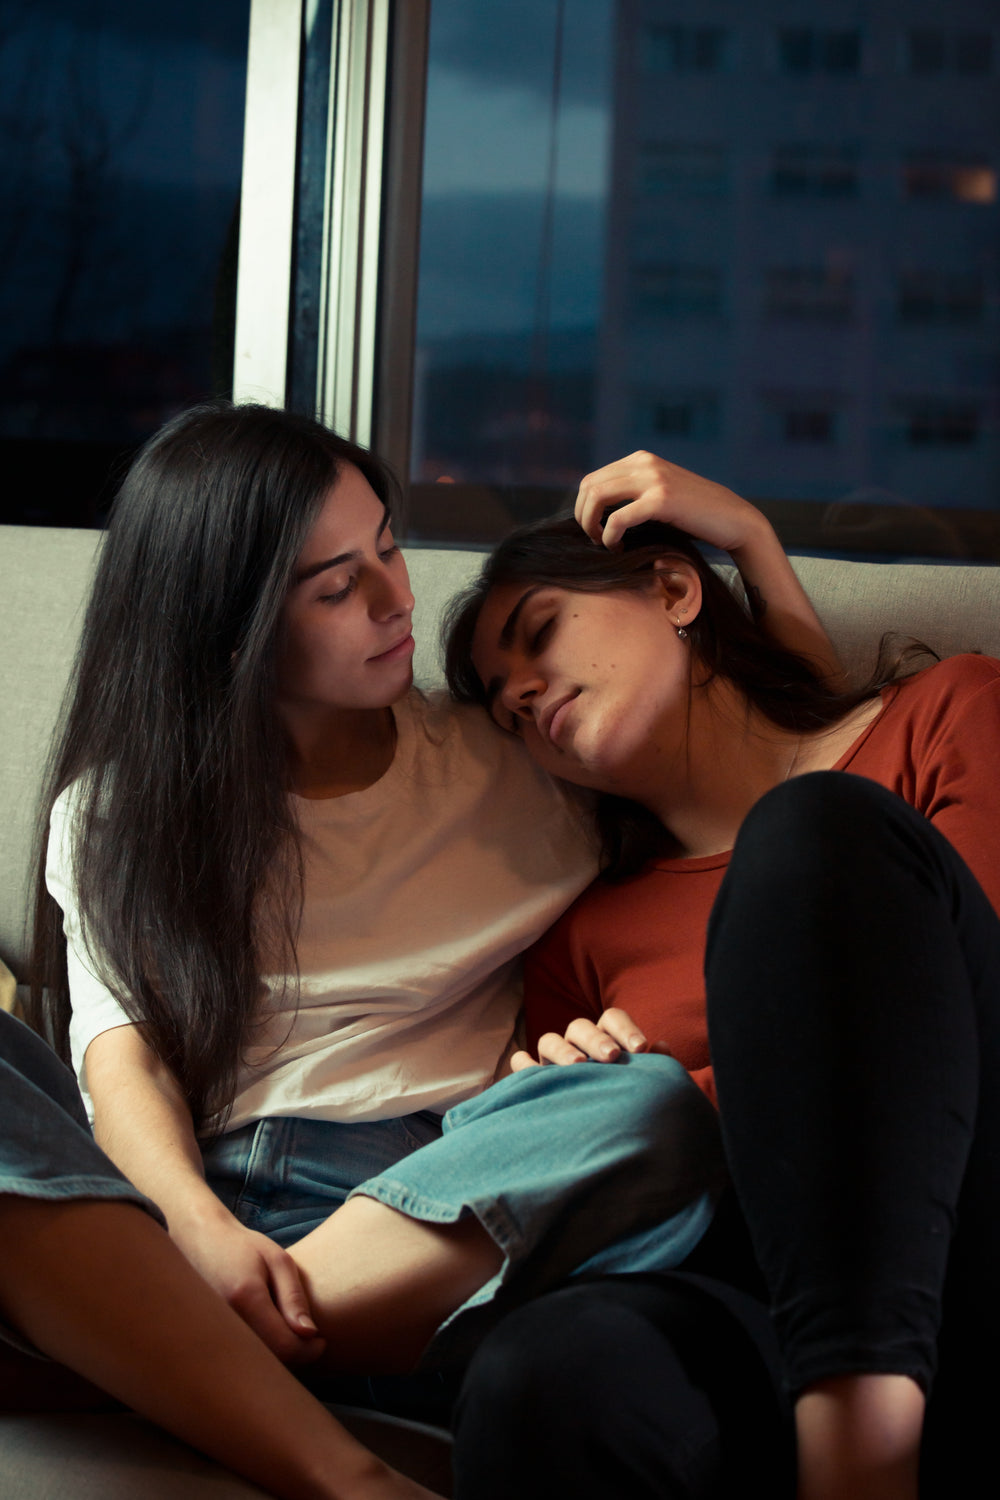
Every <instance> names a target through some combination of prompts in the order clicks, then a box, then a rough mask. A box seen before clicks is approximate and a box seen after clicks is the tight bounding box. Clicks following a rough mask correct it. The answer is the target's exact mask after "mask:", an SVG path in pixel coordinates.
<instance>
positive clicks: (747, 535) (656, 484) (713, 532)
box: [575, 451, 767, 552]
mask: <svg viewBox="0 0 1000 1500" xmlns="http://www.w3.org/2000/svg"><path fill="white" fill-rule="evenodd" d="M612 506H617V507H618V508H617V509H615V510H613V511H612V513H611V514H610V515H609V516H608V519H607V524H606V525H602V521H603V517H604V514H605V512H606V511H607V510H608V509H609V508H610V507H612ZM575 515H576V519H577V520H578V522H579V523H580V525H581V526H582V527H583V529H584V531H585V532H586V533H587V535H588V536H589V537H590V538H591V540H592V541H594V542H598V543H602V544H603V545H604V546H605V547H608V548H614V547H617V546H619V545H620V544H621V540H622V537H623V536H624V535H625V532H626V531H628V530H629V529H630V527H633V526H640V525H641V524H642V523H643V522H644V521H663V522H666V523H668V524H669V525H672V526H676V527H678V528H679V529H680V530H681V531H686V532H689V533H690V534H691V535H692V536H694V537H697V538H698V539H699V540H700V541H704V542H709V543H710V544H711V545H712V546H713V547H718V548H720V549H722V550H723V551H726V552H732V551H733V550H735V549H738V548H740V547H744V546H746V545H747V544H748V542H750V541H751V540H753V538H754V537H756V536H758V535H759V534H760V533H761V530H762V528H765V527H766V526H767V522H766V521H765V519H764V517H763V516H762V514H761V513H760V511H758V510H757V509H756V508H755V507H754V506H752V505H751V504H750V503H749V502H748V501H746V500H744V499H742V497H741V496H739V495H736V494H734V493H733V491H732V490H729V489H726V487H725V486H724V485H721V484H717V483H716V482H715V481H714V480H711V479H705V478H703V477H702V476H701V475H698V474H693V473H691V472H690V470H688V469H682V468H681V467H680V466H679V465H678V464H672V463H670V462H669V461H668V460H667V459H665V458H659V457H658V456H657V455H656V454H655V453H645V452H641V451H640V452H638V453H630V454H629V456H628V457H627V458H620V459H618V460H617V462H615V463H613V464H607V465H605V467H604V468H603V469H595V471H594V472H593V474H587V475H586V476H585V478H584V479H583V480H582V482H581V484H580V489H579V493H578V495H577V499H576V507H575Z"/></svg>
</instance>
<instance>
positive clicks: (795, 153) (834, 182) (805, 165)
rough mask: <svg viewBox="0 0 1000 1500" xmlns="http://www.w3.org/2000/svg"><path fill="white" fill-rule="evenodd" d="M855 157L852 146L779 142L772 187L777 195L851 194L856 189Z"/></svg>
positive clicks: (821, 196)
mask: <svg viewBox="0 0 1000 1500" xmlns="http://www.w3.org/2000/svg"><path fill="white" fill-rule="evenodd" d="M857 157H858V153H857V149H856V148H855V147H853V146H813V145H804V144H802V145H800V144H798V143H796V142H792V143H790V144H789V145H786V146H778V147H776V148H775V151H774V156H773V164H772V167H771V191H772V192H773V193H774V194H775V195H776V197H779V198H852V197H854V196H855V195H856V194H857V191H858V161H857Z"/></svg>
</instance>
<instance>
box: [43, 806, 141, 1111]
mask: <svg viewBox="0 0 1000 1500" xmlns="http://www.w3.org/2000/svg"><path fill="white" fill-rule="evenodd" d="M74 813H75V799H74V797H73V787H67V789H66V790H65V791H64V792H62V793H61V795H60V796H59V797H58V798H57V800H56V803H55V805H54V807H53V808H52V816H51V817H50V819H49V842H48V848H47V850H46V858H45V884H46V886H47V887H48V890H49V894H50V895H51V896H52V898H53V900H54V901H56V902H57V903H58V904H59V906H60V908H61V910H62V914H63V931H64V932H65V934H66V967H67V971H68V975H69V993H70V1000H71V1003H72V1007H73V1015H72V1018H71V1020H70V1028H69V1040H70V1050H71V1052H72V1055H73V1067H74V1069H75V1071H76V1076H77V1080H78V1081H79V1084H80V1090H81V1092H82V1094H83V1096H84V1100H85V1102H86V1104H87V1109H88V1112H90V1113H92V1111H91V1106H90V1099H89V1096H88V1094H87V1086H86V1075H85V1071H84V1056H85V1054H86V1051H87V1048H88V1047H89V1046H90V1044H91V1042H92V1041H93V1040H94V1038H95V1036H100V1035H101V1033H102V1032H103V1031H111V1030H112V1029H113V1028H114V1027H116V1026H129V1025H131V1024H132V1023H131V1021H130V1020H129V1017H128V1015H127V1014H126V1013H125V1011H124V1010H123V1009H122V1007H121V1006H120V1005H119V1003H118V1001H117V1000H116V999H115V997H114V995H112V994H111V992H110V990H109V989H108V988H107V986H106V985H104V984H103V983H102V982H101V980H100V979H99V978H98V977H97V975H96V974H95V973H94V968H93V961H92V959H91V957H90V955H89V953H88V950H87V945H86V943H85V942H84V939H83V923H82V922H81V919H80V912H79V906H78V902H77V894H76V881H75V879H74V876H73V848H72V846H73V840H72V829H73V817H74Z"/></svg>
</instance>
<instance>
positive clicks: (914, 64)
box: [906, 26, 993, 76]
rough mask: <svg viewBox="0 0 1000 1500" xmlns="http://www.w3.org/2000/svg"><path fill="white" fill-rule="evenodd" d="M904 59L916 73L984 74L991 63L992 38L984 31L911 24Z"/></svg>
mask: <svg viewBox="0 0 1000 1500" xmlns="http://www.w3.org/2000/svg"><path fill="white" fill-rule="evenodd" d="M906 61H907V67H908V70H909V72H911V73H916V74H924V75H927V74H934V73H948V72H951V73H957V74H960V75H963V76H974V75H976V74H979V75H983V74H987V73H989V72H990V71H991V69H992V65H993V38H992V36H991V35H990V33H989V32H988V31H945V30H944V29H943V28H941V27H926V26H921V27H914V28H913V29H912V30H910V31H908V32H907V34H906Z"/></svg>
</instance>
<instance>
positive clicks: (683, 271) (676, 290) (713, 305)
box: [635, 265, 722, 317]
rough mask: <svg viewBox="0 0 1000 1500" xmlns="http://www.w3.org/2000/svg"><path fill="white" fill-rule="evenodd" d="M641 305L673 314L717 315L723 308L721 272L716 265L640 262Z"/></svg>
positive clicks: (637, 285)
mask: <svg viewBox="0 0 1000 1500" xmlns="http://www.w3.org/2000/svg"><path fill="white" fill-rule="evenodd" d="M635 296H636V303H637V304H638V308H639V309H640V310H641V311H643V312H647V313H665V314H668V315H670V316H672V317H678V316H684V315H685V314H687V315H692V316H698V317H714V316H716V315H717V314H718V313H720V312H721V311H722V272H721V271H720V270H719V269H718V267H717V266H683V265H681V266H677V265H665V266H637V267H636V269H635Z"/></svg>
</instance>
